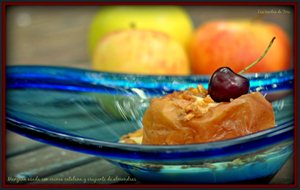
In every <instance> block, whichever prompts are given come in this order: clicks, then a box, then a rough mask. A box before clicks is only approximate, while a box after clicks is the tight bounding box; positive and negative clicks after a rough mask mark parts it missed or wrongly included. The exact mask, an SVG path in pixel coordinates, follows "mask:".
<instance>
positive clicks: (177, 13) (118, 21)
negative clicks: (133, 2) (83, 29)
mask: <svg viewBox="0 0 300 190" xmlns="http://www.w3.org/2000/svg"><path fill="white" fill-rule="evenodd" d="M134 28H135V29H152V30H157V31H161V32H165V33H166V34H168V35H170V36H171V37H172V38H174V39H176V40H178V42H180V44H182V45H183V46H184V47H187V44H188V41H189V38H190V37H191V34H192V31H193V24H192V21H191V19H190V17H189V15H188V13H187V12H186V11H185V9H183V8H182V7H178V6H105V7H101V8H100V10H99V12H98V13H97V15H96V16H95V18H94V19H93V21H92V24H91V27H90V30H89V39H88V43H89V50H90V53H91V54H92V53H93V51H94V49H95V47H96V44H97V43H98V41H99V40H100V39H101V38H102V37H103V36H105V35H106V34H108V33H110V32H112V31H116V30H121V29H134Z"/></svg>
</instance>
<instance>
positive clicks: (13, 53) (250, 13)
mask: <svg viewBox="0 0 300 190" xmlns="http://www.w3.org/2000/svg"><path fill="white" fill-rule="evenodd" d="M183 8H184V9H185V10H186V11H187V12H188V14H189V15H190V17H191V19H192V22H193V25H194V28H197V27H199V26H200V25H201V24H202V23H203V22H205V21H210V20H216V19H227V18H230V19H238V18H248V19H253V18H255V17H256V16H257V15H258V12H260V13H261V15H263V16H262V20H264V21H270V22H274V23H277V24H278V25H280V26H281V27H282V28H283V29H284V30H285V31H286V32H287V34H288V35H289V37H290V39H291V41H292V40H293V39H292V37H293V10H292V9H291V7H278V6H276V7H273V6H184V7H183ZM99 10H101V7H98V6H68V7H66V6H53V7H51V6H12V7H9V8H8V10H7V65H27V64H34V65H60V66H62V65H63V66H72V67H77V68H90V67H91V56H90V55H89V52H88V32H89V28H90V25H91V22H92V20H93V18H94V17H95V15H96V14H97V12H98V11H99ZM278 10H281V12H280V13H278V12H276V11H278Z"/></svg>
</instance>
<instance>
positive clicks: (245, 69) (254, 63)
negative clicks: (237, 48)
mask: <svg viewBox="0 0 300 190" xmlns="http://www.w3.org/2000/svg"><path fill="white" fill-rule="evenodd" d="M275 38H276V37H273V38H272V40H271V41H270V43H269V46H268V47H267V49H266V50H265V52H264V53H263V54H262V55H261V56H260V57H259V58H258V59H256V60H255V61H254V62H252V63H251V64H250V65H248V66H247V67H246V68H244V69H243V70H241V71H240V72H239V73H238V74H243V73H244V72H245V71H247V70H248V69H250V68H251V67H253V66H254V65H256V64H257V63H258V62H260V60H262V59H263V58H264V57H265V55H266V54H267V53H268V51H269V49H270V48H271V46H272V44H273V42H274V40H275Z"/></svg>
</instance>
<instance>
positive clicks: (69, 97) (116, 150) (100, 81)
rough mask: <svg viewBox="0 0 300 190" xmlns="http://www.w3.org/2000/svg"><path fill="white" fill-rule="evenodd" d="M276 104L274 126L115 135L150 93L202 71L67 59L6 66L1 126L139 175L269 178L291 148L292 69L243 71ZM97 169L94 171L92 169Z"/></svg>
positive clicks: (189, 179) (200, 80) (181, 84)
mask: <svg viewBox="0 0 300 190" xmlns="http://www.w3.org/2000/svg"><path fill="white" fill-rule="evenodd" d="M246 76H247V77H248V78H250V81H251V82H250V86H251V91H260V92H261V93H263V94H264V95H265V96H266V97H267V98H268V99H269V100H270V101H271V102H272V105H273V108H274V111H275V117H276V127H274V128H272V129H268V130H265V131H261V132H258V133H254V134H251V135H247V136H244V137H240V138H235V139H230V140H225V141H218V142H212V143H204V144H191V145H176V146H151V145H147V146H146V145H130V144H122V143H118V141H119V138H120V137H121V136H122V135H124V134H127V133H129V132H132V131H134V130H136V129H138V128H141V127H142V123H141V119H142V116H143V113H144V111H145V109H146V108H147V107H148V105H149V100H150V99H151V98H152V97H155V96H162V95H165V94H167V93H171V92H173V91H177V90H184V89H187V88H189V87H195V86H197V85H198V84H202V85H203V86H204V87H207V83H208V81H209V76H196V75H195V76H151V75H148V76H145V75H133V74H132V75H130V74H114V73H103V72H95V71H90V70H82V69H73V68H66V67H42V66H10V67H7V80H6V81H7V89H6V90H7V95H6V97H7V100H6V115H7V118H6V121H7V128H8V129H9V130H12V131H14V132H17V133H19V134H21V135H24V136H27V137H29V138H32V139H35V140H37V141H42V142H45V143H48V144H51V145H54V146H59V147H62V148H66V149H70V150H73V151H79V152H83V153H87V154H92V155H95V156H100V157H103V158H105V159H107V160H108V161H110V162H112V163H113V164H116V165H118V166H120V167H122V168H123V169H124V170H125V171H127V172H128V173H130V174H132V175H134V176H135V177H136V178H137V179H139V180H141V181H142V182H151V183H154V182H157V183H158V182H159V183H161V182H162V183H240V182H245V181H252V180H255V181H258V180H261V179H270V178H271V177H272V176H273V175H275V174H276V172H277V171H278V170H279V169H280V167H281V166H282V165H283V164H284V163H285V161H286V160H287V159H288V158H289V156H291V155H292V152H293V132H294V131H293V128H294V104H293V86H294V84H293V80H294V77H293V70H288V71H282V72H277V73H260V74H248V75H246ZM99 175H101V174H99Z"/></svg>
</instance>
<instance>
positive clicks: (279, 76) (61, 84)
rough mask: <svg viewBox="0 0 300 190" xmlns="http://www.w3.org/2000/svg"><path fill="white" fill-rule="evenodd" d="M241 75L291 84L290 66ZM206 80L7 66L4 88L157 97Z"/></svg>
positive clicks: (258, 82) (255, 82) (257, 85)
mask: <svg viewBox="0 0 300 190" xmlns="http://www.w3.org/2000/svg"><path fill="white" fill-rule="evenodd" d="M244 76H246V77H247V78H248V79H250V90H251V91H260V92H266V91H268V92H272V91H279V90H289V89H292V88H293V87H294V70H293V69H290V70H286V71H280V72H274V73H252V74H245V75H244ZM37 79H38V80H37ZM209 79H210V75H189V76H175V75H163V76H161V75H139V74H122V73H109V72H99V71H93V70H87V69H78V68H70V67H57V66H30V65H27V66H8V67H7V89H10V88H38V89H57V90H67V91H81V92H105V93H111V94H124V92H123V91H121V90H119V88H125V89H127V90H128V91H130V89H132V88H139V89H142V90H143V91H144V92H145V94H147V95H149V96H157V95H161V93H160V92H162V91H164V92H166V93H168V92H173V91H178V90H185V89H187V88H190V87H196V86H197V85H199V84H201V85H203V86H204V88H207V87H208V82H209ZM132 81H134V82H132ZM174 81H175V82H174ZM274 84H276V85H274ZM133 93H134V92H133Z"/></svg>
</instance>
